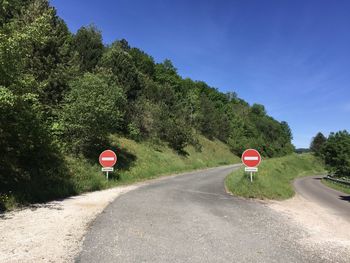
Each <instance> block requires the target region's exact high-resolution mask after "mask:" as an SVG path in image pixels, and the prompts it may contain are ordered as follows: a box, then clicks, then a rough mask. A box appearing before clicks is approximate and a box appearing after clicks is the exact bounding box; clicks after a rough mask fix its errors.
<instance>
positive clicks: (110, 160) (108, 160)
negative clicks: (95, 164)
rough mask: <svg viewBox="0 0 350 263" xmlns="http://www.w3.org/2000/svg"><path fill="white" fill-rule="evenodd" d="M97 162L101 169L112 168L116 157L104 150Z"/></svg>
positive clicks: (111, 152)
mask: <svg viewBox="0 0 350 263" xmlns="http://www.w3.org/2000/svg"><path fill="white" fill-rule="evenodd" d="M98 160H99V162H100V164H101V165H102V166H103V167H113V166H114V165H115V163H116V162H117V155H116V154H115V152H113V151H111V150H105V151H103V152H102V153H101V154H100V157H99V158H98Z"/></svg>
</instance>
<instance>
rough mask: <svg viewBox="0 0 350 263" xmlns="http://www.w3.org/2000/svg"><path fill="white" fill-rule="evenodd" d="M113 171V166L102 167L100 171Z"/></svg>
mask: <svg viewBox="0 0 350 263" xmlns="http://www.w3.org/2000/svg"><path fill="white" fill-rule="evenodd" d="M113 171H114V169H113V167H103V168H102V172H113Z"/></svg>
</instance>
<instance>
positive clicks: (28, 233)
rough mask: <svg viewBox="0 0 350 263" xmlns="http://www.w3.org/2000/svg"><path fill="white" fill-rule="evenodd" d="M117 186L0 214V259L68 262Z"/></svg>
mask: <svg viewBox="0 0 350 263" xmlns="http://www.w3.org/2000/svg"><path fill="white" fill-rule="evenodd" d="M137 187H138V186H136V185H133V186H126V187H117V188H112V189H108V190H104V191H98V192H92V193H87V194H83V195H80V196H75V197H70V198H67V199H64V200H62V201H54V202H49V203H46V204H43V205H35V206H32V207H30V208H25V209H23V210H17V211H13V212H9V213H5V214H3V215H2V217H1V218H0V262H1V263H8V262H72V261H74V257H75V256H76V255H77V253H79V251H80V250H81V246H82V242H83V237H84V234H85V232H86V230H87V228H88V226H89V223H90V222H91V221H92V220H93V219H94V218H95V217H96V215H98V214H99V213H100V212H102V210H103V209H104V208H105V207H106V206H107V205H108V204H109V203H110V202H112V201H113V200H114V199H115V198H116V197H118V196H119V195H121V194H123V193H126V192H128V191H130V190H133V189H135V188H137Z"/></svg>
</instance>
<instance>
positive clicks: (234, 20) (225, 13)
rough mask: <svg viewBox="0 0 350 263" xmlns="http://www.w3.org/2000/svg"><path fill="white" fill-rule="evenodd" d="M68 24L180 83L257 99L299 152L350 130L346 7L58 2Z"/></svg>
mask: <svg viewBox="0 0 350 263" xmlns="http://www.w3.org/2000/svg"><path fill="white" fill-rule="evenodd" d="M51 3H52V5H53V6H55V7H56V8H57V10H58V14H59V16H61V17H62V18H63V19H64V20H65V21H66V23H67V24H68V26H69V28H70V29H71V30H72V31H73V32H76V30H77V29H78V28H79V27H81V26H83V25H88V24H91V23H93V24H95V25H96V26H97V27H98V28H99V29H100V30H101V31H102V33H103V38H104V42H105V43H111V42H113V41H114V40H116V39H121V38H125V39H127V40H128V42H129V44H130V45H131V46H136V47H139V48H141V49H142V50H144V51H145V52H147V53H149V54H150V55H152V56H153V57H154V58H155V60H156V61H157V62H161V61H163V60H164V59H165V58H170V59H171V60H172V61H173V63H174V65H175V66H176V67H177V68H178V71H179V73H180V74H181V75H182V76H183V77H190V78H192V79H195V80H204V81H205V82H207V83H208V84H209V85H211V86H213V87H216V88H218V89H219V90H220V91H223V92H226V91H235V92H237V93H238V95H239V96H240V97H241V98H243V99H245V100H246V101H248V102H249V103H251V104H252V103H261V104H264V105H265V107H266V110H267V112H268V113H269V114H270V115H272V116H273V117H274V118H276V119H278V120H280V121H281V120H285V121H287V122H288V123H289V125H290V126H291V128H292V131H293V135H294V140H293V143H294V144H295V146H296V147H308V146H309V143H310V140H311V138H312V137H313V136H314V135H315V134H316V133H317V132H318V131H321V132H323V133H324V134H325V135H328V133H329V132H331V131H338V130H343V129H347V130H348V131H349V130H350V15H349V13H350V1H347V0H336V1H334V0H275V1H273V0H240V1H229V0H227V1H223V0H216V1H214V0H212V1H209V0H201V1H199V0H198V1H196V0H191V1H189V0H177V1H170V0H163V1H161V0H153V1H147V0H144V1H135V0H114V1H112V0H99V1H87V0H84V1H83V0H74V1H68V0H53V1H51Z"/></svg>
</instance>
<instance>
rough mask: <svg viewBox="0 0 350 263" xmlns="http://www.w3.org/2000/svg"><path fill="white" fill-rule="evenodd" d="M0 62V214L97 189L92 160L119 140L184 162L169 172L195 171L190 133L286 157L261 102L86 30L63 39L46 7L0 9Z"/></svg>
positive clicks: (38, 0)
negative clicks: (249, 100) (252, 101)
mask: <svg viewBox="0 0 350 263" xmlns="http://www.w3.org/2000/svg"><path fill="white" fill-rule="evenodd" d="M0 62H1V63H0V152H1V155H0V164H1V165H0V209H1V208H2V209H4V208H5V207H6V205H4V203H5V202H4V201H3V200H11V202H12V203H20V204H21V203H30V202H42V201H46V200H49V199H53V198H58V197H64V196H68V195H71V194H75V193H79V192H80V191H82V190H86V191H89V190H94V189H100V184H102V183H101V182H99V180H100V179H96V180H95V179H93V178H97V177H96V176H97V175H98V169H97V164H96V163H97V160H98V155H99V153H100V152H101V151H102V150H104V149H106V148H113V143H114V142H115V141H116V140H119V139H120V140H122V138H129V139H130V140H131V139H132V140H134V141H135V143H136V142H137V143H139V144H140V145H147V144H152V145H154V146H155V148H157V147H158V148H160V149H165V148H164V147H168V148H169V149H172V150H173V151H174V153H176V154H177V155H178V156H177V157H176V156H175V155H174V156H173V157H174V158H177V160H180V159H181V158H188V160H189V161H184V162H183V163H182V162H179V163H178V164H177V166H176V169H179V170H184V169H192V168H197V167H204V166H205V165H204V164H203V166H201V165H200V163H201V161H195V160H194V159H191V156H195V154H194V153H193V155H191V154H190V155H187V153H188V152H189V150H188V149H197V150H198V151H199V150H200V148H201V147H202V148H204V145H203V140H202V139H200V138H202V137H200V136H204V137H205V138H206V139H207V140H212V141H213V142H214V143H215V145H217V147H220V146H218V145H219V142H220V143H222V144H225V145H226V146H227V147H228V149H230V151H231V152H232V153H233V154H236V155H240V154H241V153H242V151H243V150H244V149H246V148H256V149H257V150H259V151H260V152H261V153H262V155H263V156H266V157H276V156H284V155H286V154H289V153H291V152H293V150H294V147H293V145H292V144H291V139H292V134H291V130H290V128H289V126H288V124H287V123H286V122H283V121H282V122H279V121H276V120H274V119H273V118H272V117H270V116H268V115H267V113H266V111H265V108H264V106H263V105H260V104H254V105H249V104H248V103H247V102H246V101H244V100H243V99H241V98H239V97H238V96H237V94H236V93H234V92H230V93H227V94H224V93H221V92H219V91H218V90H217V89H216V88H214V87H210V86H209V85H207V84H206V83H205V82H203V81H195V80H191V79H189V78H186V79H184V78H182V77H181V76H180V75H179V74H178V72H177V69H176V68H175V66H174V65H173V63H172V62H171V61H170V60H169V59H166V60H164V61H163V62H161V63H158V62H156V61H154V59H153V58H152V57H151V56H150V55H149V54H146V53H145V52H143V51H142V50H141V49H139V48H136V47H131V46H130V45H129V43H128V42H127V41H126V40H125V39H122V40H116V41H115V42H113V43H111V44H108V45H105V44H104V43H103V39H102V34H101V32H100V31H99V30H98V29H97V28H96V27H95V26H83V27H81V28H80V29H79V30H78V31H77V33H76V34H73V33H71V32H70V31H69V29H68V27H67V25H66V24H65V22H64V21H63V20H62V19H61V18H59V17H58V16H57V14H56V10H55V9H54V8H53V7H51V6H50V4H49V2H48V1H47V0H34V1H32V0H30V1H29V0H23V1H18V0H16V1H2V2H1V4H0ZM223 88H224V87H223ZM117 134H118V135H117ZM111 136H112V137H111ZM110 138H114V139H113V140H111V139H110ZM123 147H125V148H123V150H122V151H121V152H119V155H120V156H121V158H120V160H119V164H120V165H121V166H124V167H126V166H127V165H129V164H128V163H123V161H124V159H123V158H126V159H125V160H128V158H129V157H130V156H127V153H128V152H129V151H131V149H128V145H125V146H123ZM140 147H141V146H140ZM188 147H190V148H188ZM191 147H192V148H191ZM168 148H167V149H168ZM214 148H215V147H214ZM215 149H216V148H215ZM167 151H168V150H167ZM167 151H164V154H166V153H167ZM212 152H213V149H212V150H211V153H212ZM203 153H204V152H203ZM123 154H124V155H126V156H124V157H123ZM140 154H142V153H139V152H137V151H135V152H134V153H133V155H134V157H133V158H135V159H136V160H139V159H140V156H139V155H140ZM156 156H158V157H157V158H159V160H162V158H165V160H166V157H164V156H163V157H162V154H159V155H156ZM186 156H187V157H186ZM155 158H156V157H155ZM223 159H225V158H223ZM152 161H153V160H152ZM190 162H194V164H193V165H192V164H191V165H190V164H189V163H190ZM222 162H224V161H222ZM135 163H136V166H137V165H138V164H139V163H138V162H137V161H136V162H135ZM160 163H161V162H155V164H154V167H156V166H158V167H157V169H160V171H159V173H163V172H170V171H172V170H171V169H172V168H171V165H175V164H176V162H174V163H175V164H171V163H167V165H169V167H170V168H169V169H168V170H167V169H165V168H161V167H162V166H160V165H161V164H160ZM214 163H216V162H215V161H213V164H214ZM218 163H219V162H218ZM181 165H184V166H183V167H181V168H180V166H181ZM91 167H93V168H91ZM133 169H134V171H139V172H143V173H147V172H146V171H147V170H146V171H145V170H143V169H141V168H135V167H134V168H133ZM137 169H139V170H137ZM150 169H151V168H150ZM152 169H156V168H152ZM174 169H175V168H174ZM150 174H155V172H150ZM128 176H130V177H131V178H134V177H135V178H136V177H137V176H139V177H142V176H143V175H141V174H139V175H137V174H136V172H135V174H132V173H131V172H130V174H128ZM125 177H126V175H125ZM114 180H116V181H118V182H116V183H119V180H124V176H120V177H116V178H114ZM89 181H91V183H88V182H89ZM80 186H81V187H80ZM6 203H9V201H6Z"/></svg>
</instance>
